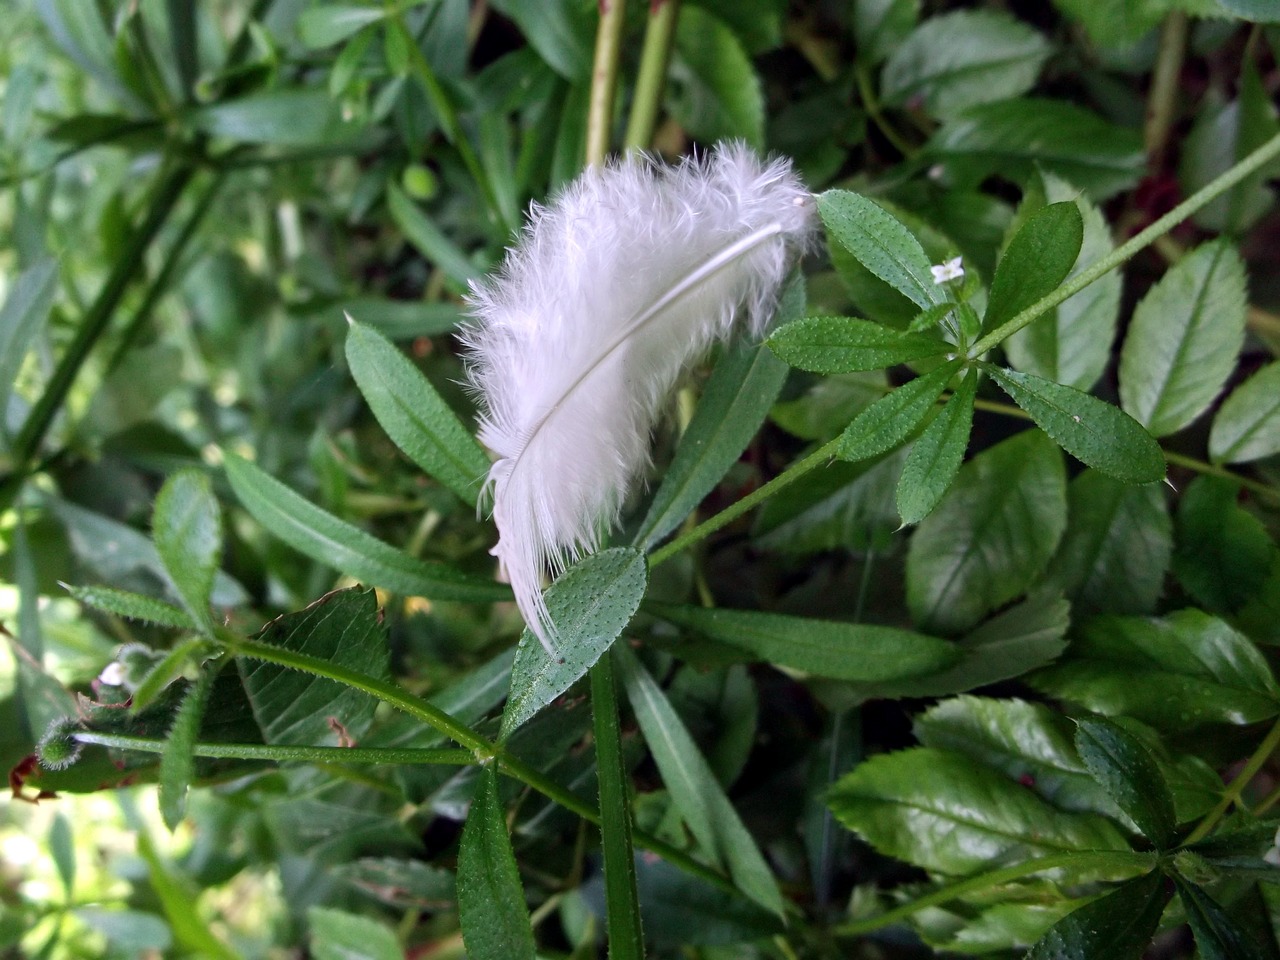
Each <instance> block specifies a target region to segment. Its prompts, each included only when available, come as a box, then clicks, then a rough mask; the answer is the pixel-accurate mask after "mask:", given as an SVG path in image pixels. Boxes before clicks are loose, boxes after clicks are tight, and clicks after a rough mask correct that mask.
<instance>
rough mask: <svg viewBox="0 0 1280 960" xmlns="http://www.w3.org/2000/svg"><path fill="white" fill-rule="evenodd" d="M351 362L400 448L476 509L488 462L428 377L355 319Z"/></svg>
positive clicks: (363, 390) (349, 336)
mask: <svg viewBox="0 0 1280 960" xmlns="http://www.w3.org/2000/svg"><path fill="white" fill-rule="evenodd" d="M347 363H348V364H349V365H350V367H351V375H352V376H353V377H355V381H356V384H357V385H358V386H359V387H360V392H361V393H362V394H364V398H365V400H366V401H367V402H368V404H369V408H370V409H371V410H372V411H373V415H374V416H375V417H377V418H378V422H379V423H380V424H382V429H384V430H386V431H387V435H388V436H389V437H391V439H392V440H393V441H395V444H396V446H397V447H399V448H400V449H401V450H403V451H404V452H405V453H406V454H407V455H408V457H409V459H410V460H412V461H413V462H414V463H416V464H417V465H418V466H420V467H421V468H422V469H423V470H424V471H426V472H427V473H428V474H430V475H431V476H433V477H435V478H436V479H437V480H439V481H440V482H441V483H443V484H444V485H445V486H447V487H448V488H449V489H450V490H452V491H453V492H454V493H456V494H457V495H458V496H459V497H460V498H462V501H463V502H464V503H467V504H469V505H471V506H475V503H476V497H477V496H478V495H479V492H480V485H481V484H482V483H483V481H484V477H485V475H486V474H487V473H488V472H489V458H488V457H486V456H485V453H484V450H482V449H481V448H480V445H479V444H478V443H476V441H475V440H474V439H473V438H472V436H471V434H470V433H469V432H468V431H467V428H466V427H464V426H463V425H462V422H461V421H460V420H459V419H458V417H457V415H456V414H455V413H454V412H453V411H452V410H451V409H449V405H448V404H446V403H445V402H444V400H442V399H441V398H440V395H439V394H438V393H436V390H435V388H434V387H433V386H431V384H430V383H429V382H428V380H427V378H426V377H424V376H423V375H422V373H421V372H420V371H419V370H418V369H417V368H416V367H415V366H414V365H413V364H412V363H410V362H409V360H408V358H407V357H405V355H404V354H403V353H401V352H400V351H399V350H397V349H396V347H395V345H394V344H392V343H391V341H390V340H388V339H387V338H386V337H384V336H382V334H380V333H378V332H377V331H375V330H373V329H371V328H369V327H366V326H363V325H362V324H359V323H356V322H354V321H352V323H351V329H350V332H349V333H348V334H347Z"/></svg>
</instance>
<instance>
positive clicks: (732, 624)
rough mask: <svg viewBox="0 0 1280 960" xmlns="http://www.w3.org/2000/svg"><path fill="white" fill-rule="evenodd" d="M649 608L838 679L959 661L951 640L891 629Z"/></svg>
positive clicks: (763, 655) (871, 678) (891, 675)
mask: <svg viewBox="0 0 1280 960" xmlns="http://www.w3.org/2000/svg"><path fill="white" fill-rule="evenodd" d="M646 609H648V608H647V607H646ZM653 612H654V613H656V614H657V615H658V616H660V617H662V619H664V620H667V621H668V622H670V623H675V624H679V625H681V626H685V627H689V628H691V629H693V630H696V631H697V632H698V633H700V634H702V635H703V636H705V637H709V638H710V639H712V640H718V641H720V642H721V643H726V644H729V645H730V646H732V647H735V648H737V649H739V650H745V651H747V652H749V653H750V654H751V655H752V657H753V658H755V659H758V660H763V661H765V662H766V663H774V664H778V665H779V666H783V667H789V668H790V669H793V670H803V671H804V672H805V673H810V674H813V675H814V676H818V677H830V678H832V679H836V680H851V681H860V682H867V683H874V682H885V681H890V680H898V679H902V678H905V677H912V676H916V675H919V674H923V673H932V672H934V671H938V670H943V669H945V668H946V667H949V666H951V665H952V664H954V663H955V662H956V661H957V660H958V659H959V653H958V652H957V650H956V649H955V646H954V645H953V644H950V643H947V642H946V641H944V640H938V639H936V638H934V637H927V636H925V635H924V634H920V633H912V632H911V631H909V630H899V629H896V628H894V627H880V626H872V625H870V624H862V623H836V622H834V621H830V620H813V619H809V618H806V617H788V616H783V615H781V614H776V613H759V612H756V611H751V610H717V609H708V608H706V607H693V606H676V605H675V604H655V605H654V607H653Z"/></svg>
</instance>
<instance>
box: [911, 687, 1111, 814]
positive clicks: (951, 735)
mask: <svg viewBox="0 0 1280 960" xmlns="http://www.w3.org/2000/svg"><path fill="white" fill-rule="evenodd" d="M913 729H914V732H915V735H916V738H917V739H918V740H919V741H920V743H921V744H923V745H924V746H926V747H934V748H936V749H939V750H949V751H953V752H955V753H960V754H964V755H965V756H967V757H969V758H970V759H971V760H972V761H973V762H974V763H976V764H980V765H982V766H985V767H991V768H994V769H996V770H999V771H1000V772H1001V773H1003V774H1004V775H1005V776H1006V777H1009V778H1010V779H1012V780H1016V781H1018V782H1019V783H1021V784H1024V785H1025V786H1027V787H1028V788H1030V789H1031V790H1033V791H1035V793H1036V794H1038V795H1039V796H1041V797H1043V798H1044V799H1045V800H1047V801H1048V802H1049V803H1051V804H1053V806H1055V807H1057V808H1058V809H1059V810H1070V811H1074V812H1084V811H1090V812H1093V813H1100V814H1102V815H1104V816H1109V817H1113V818H1114V817H1120V816H1122V814H1121V812H1120V810H1119V808H1117V807H1116V805H1115V803H1114V802H1113V801H1112V800H1111V798H1110V797H1109V796H1108V795H1107V793H1106V792H1105V791H1104V790H1103V789H1102V788H1101V787H1100V786H1099V785H1098V783H1097V781H1095V780H1094V779H1093V777H1092V776H1091V775H1090V774H1089V768H1088V767H1087V766H1085V763H1084V761H1083V760H1082V759H1081V758H1080V754H1079V752H1078V751H1077V750H1076V746H1075V743H1074V739H1073V734H1072V729H1071V721H1070V720H1068V719H1067V718H1066V717H1064V716H1063V715H1062V714H1060V713H1057V712H1055V711H1053V710H1051V709H1049V708H1048V707H1046V706H1044V705H1043V704H1038V703H1028V702H1027V701H1025V700H1015V699H1010V700H996V699H994V698H990V697H972V696H962V697H953V698H951V699H950V700H944V701H943V702H942V703H939V704H938V705H937V706H934V707H931V708H930V709H928V710H926V711H925V712H924V713H922V714H920V715H919V716H917V717H916V719H915V724H914V727H913Z"/></svg>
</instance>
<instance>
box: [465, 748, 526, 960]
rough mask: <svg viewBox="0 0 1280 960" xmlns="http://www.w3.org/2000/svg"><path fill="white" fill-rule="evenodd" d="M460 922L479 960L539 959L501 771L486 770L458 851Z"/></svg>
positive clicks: (471, 954)
mask: <svg viewBox="0 0 1280 960" xmlns="http://www.w3.org/2000/svg"><path fill="white" fill-rule="evenodd" d="M458 919H459V921H460V922H461V924H462V939H463V942H464V943H465V944H466V948H467V956H468V957H471V958H473V960H534V957H535V956H536V953H537V951H536V949H535V947H534V942H533V928H532V927H530V925H529V909H528V907H526V906H525V902H524V888H523V887H521V885H520V872H519V870H518V869H517V868H516V858H515V854H514V853H513V852H512V850H511V838H510V837H508V836H507V822H506V818H505V817H504V816H503V811H502V804H501V802H500V801H499V799H498V771H497V769H496V768H495V767H494V766H493V764H490V765H488V766H487V767H485V768H484V770H483V771H481V774H480V778H479V783H478V784H477V786H476V794H475V797H474V799H473V800H472V801H471V810H470V811H469V812H468V813H467V824H466V826H465V827H464V828H463V830H462V843H461V845H460V846H459V848H458Z"/></svg>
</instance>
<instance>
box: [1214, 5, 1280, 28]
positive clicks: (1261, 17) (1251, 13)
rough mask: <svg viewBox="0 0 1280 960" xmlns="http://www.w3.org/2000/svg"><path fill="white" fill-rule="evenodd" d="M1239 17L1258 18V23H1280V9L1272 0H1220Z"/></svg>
mask: <svg viewBox="0 0 1280 960" xmlns="http://www.w3.org/2000/svg"><path fill="white" fill-rule="evenodd" d="M1218 3H1220V4H1222V6H1224V7H1226V8H1227V9H1228V10H1230V11H1231V12H1232V13H1234V14H1235V15H1236V16H1237V17H1244V18H1245V19H1246V20H1256V21H1257V22H1258V23H1280V10H1277V9H1276V8H1275V5H1274V4H1273V3H1272V2H1271V0H1218Z"/></svg>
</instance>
